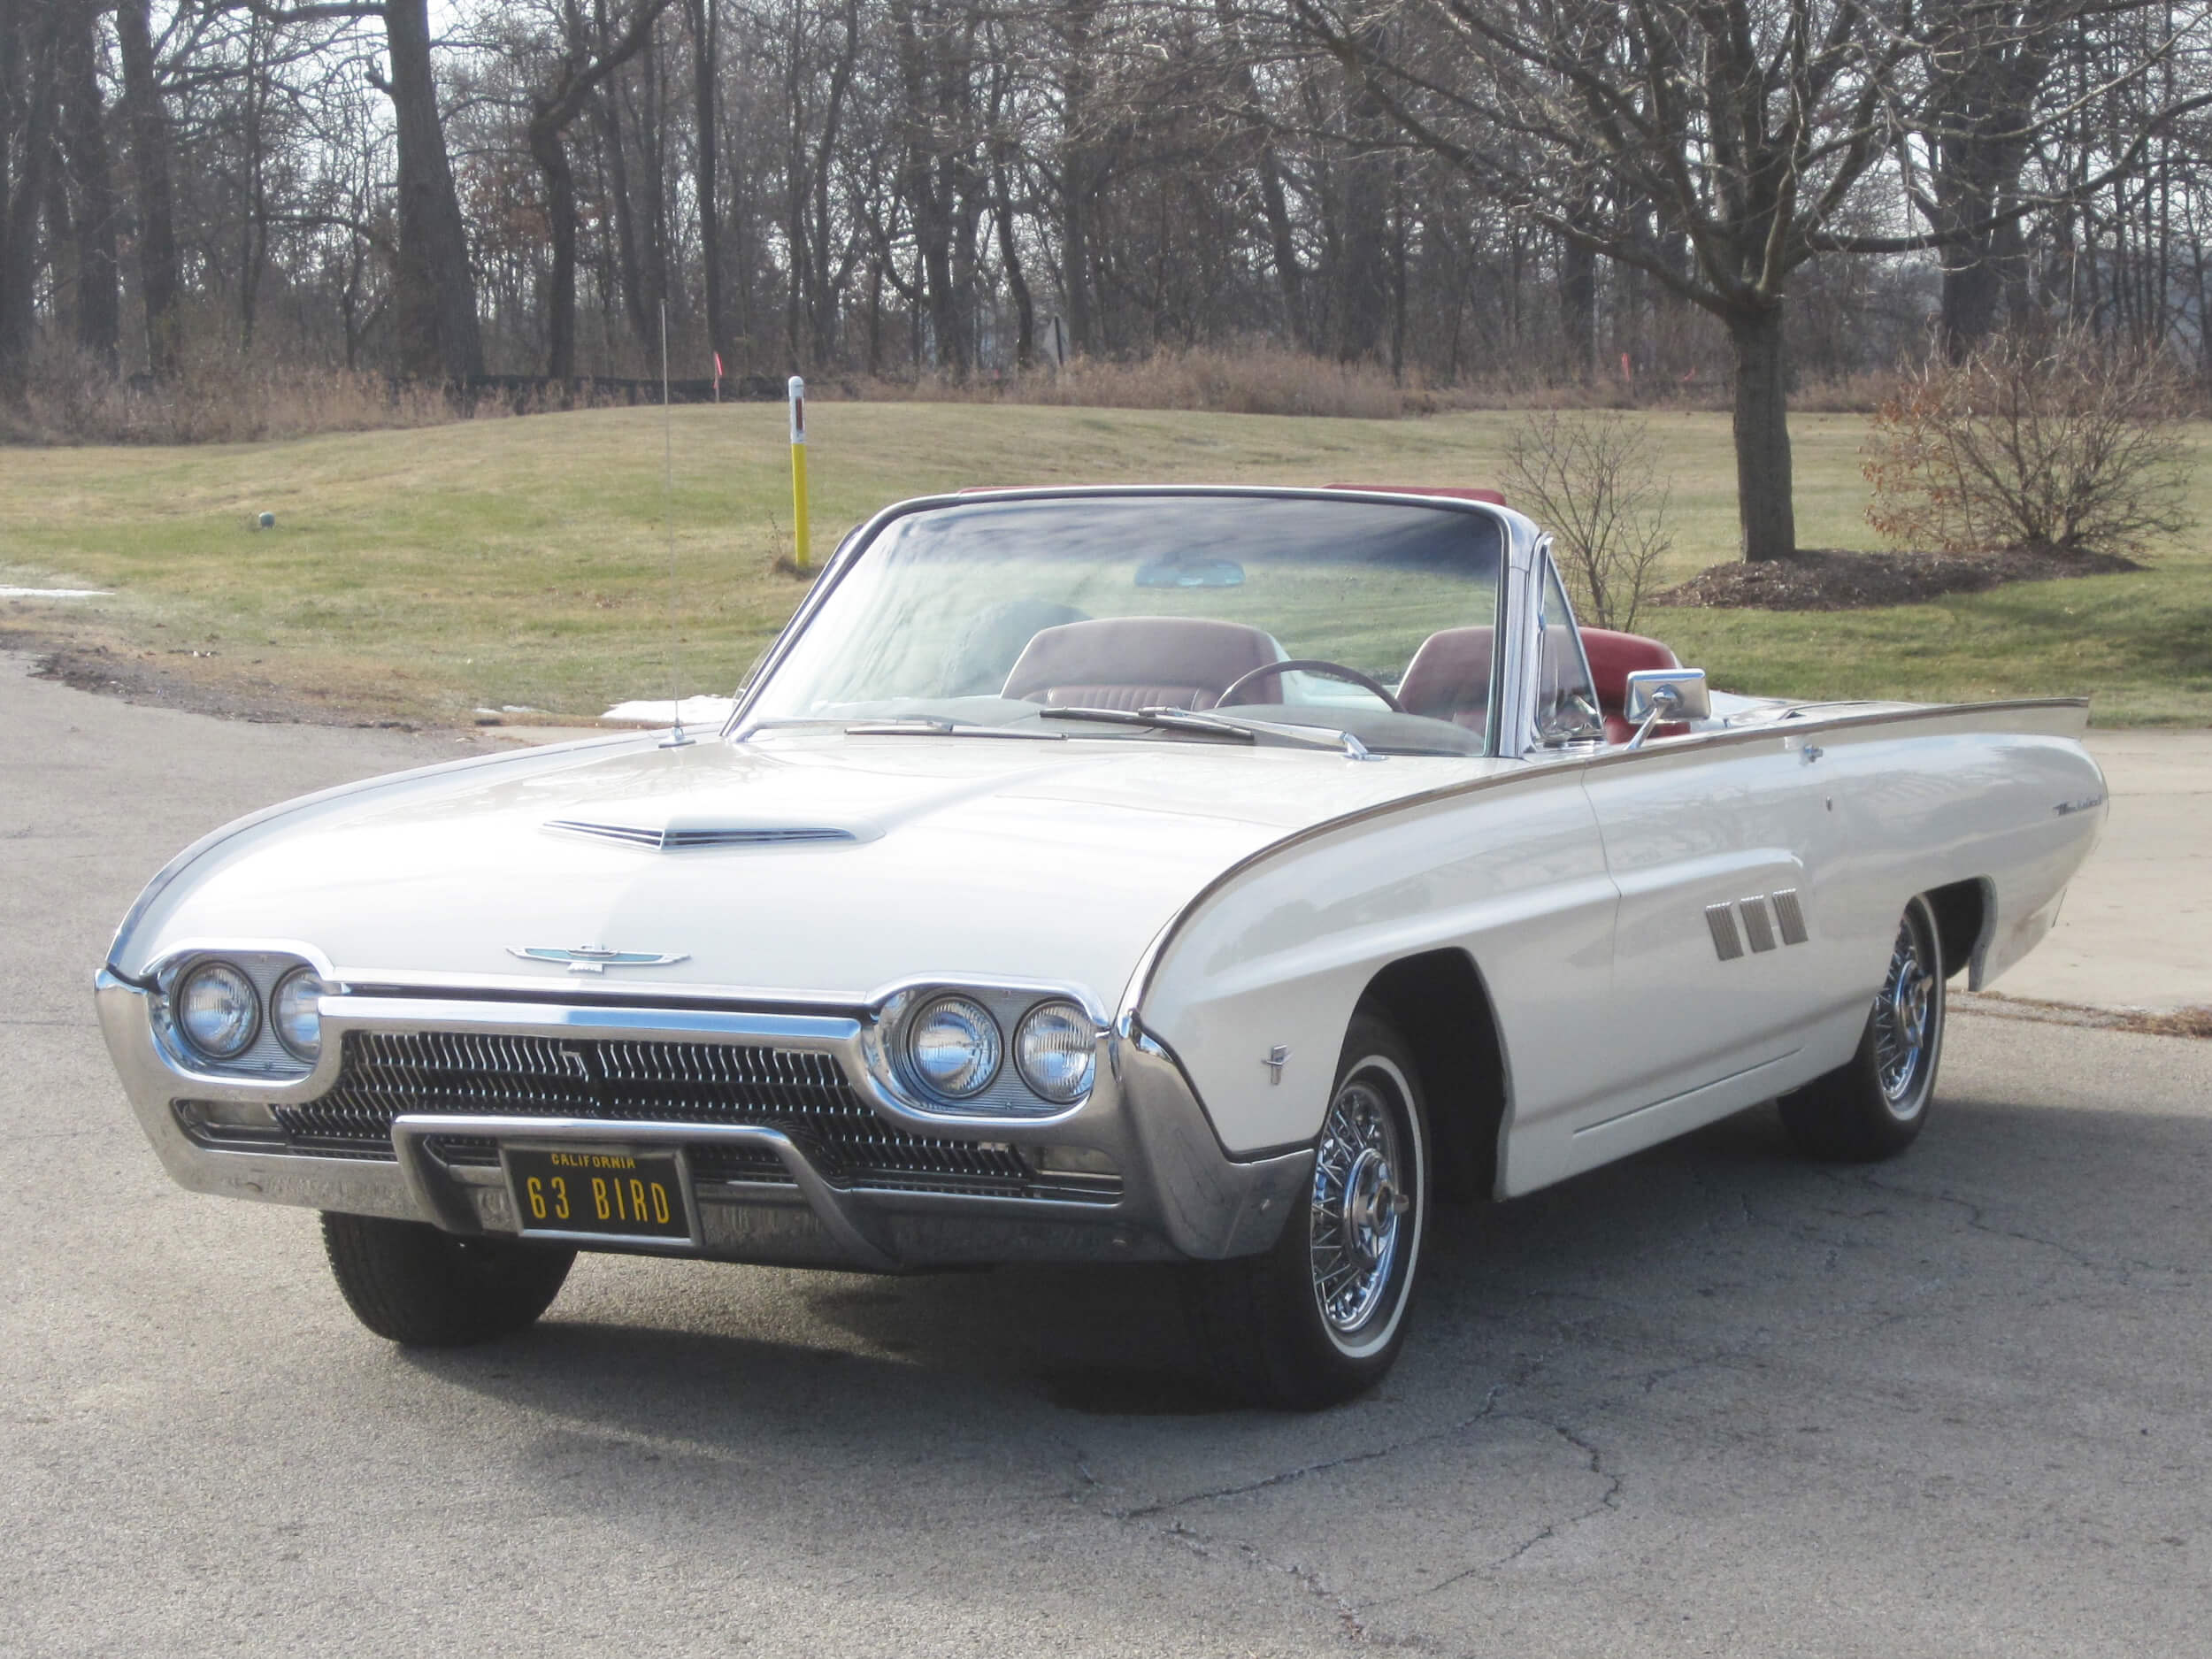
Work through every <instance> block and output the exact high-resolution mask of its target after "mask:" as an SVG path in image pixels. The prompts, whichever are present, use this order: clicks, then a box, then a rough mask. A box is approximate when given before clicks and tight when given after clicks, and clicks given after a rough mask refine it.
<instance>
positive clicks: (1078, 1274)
mask: <svg viewBox="0 0 2212 1659" xmlns="http://www.w3.org/2000/svg"><path fill="white" fill-rule="evenodd" d="M2152 1121H2153V1122H2154V1123H2156V1122H2163V1123H2165V1124H2166V1125H2167V1133H2166V1134H2165V1135H2160V1134H2152V1135H2149V1136H2148V1137H2147V1136H2146V1133H2145V1125H2144V1122H2143V1121H2142V1120H2138V1119H2134V1118H2120V1117H2117V1116H2116V1115H2113V1114H2100V1113H2085V1112H2077V1111H2070V1110H2056V1109H2049V1108H2044V1109H2038V1110H2019V1109H2015V1108H2011V1107H2008V1106H2001V1105H1993V1104H1989V1103H1984V1102H1944V1103H1942V1104H1941V1105H1940V1107H1939V1114H1938V1117H1937V1119H1936V1121H1935V1124H1934V1125H1933V1126H1932V1128H1931V1131H1930V1133H1928V1134H1927V1135H1926V1136H1924V1138H1923V1140H1922V1141H1921V1142H1920V1143H1919V1144H1918V1145H1917V1146H1916V1148H1913V1149H1912V1150H1911V1151H1910V1152H1909V1153H1908V1154H1907V1155H1905V1156H1903V1157H1901V1158H1899V1159H1895V1160H1893V1161H1891V1162H1889V1163H1886V1164H1875V1165H1864V1166H1835V1165H1822V1164H1811V1163H1808V1162H1806V1161H1804V1160H1802V1159H1801V1158H1799V1157H1797V1156H1795V1155H1794V1154H1793V1152H1792V1150H1791V1149H1790V1147H1789V1145H1788V1142H1787V1140H1786V1136H1785V1135H1784V1133H1783V1132H1782V1129H1781V1127H1780V1125H1779V1123H1778V1120H1777V1118H1776V1117H1775V1114H1774V1112H1773V1110H1771V1108H1766V1109H1762V1110H1755V1111H1751V1112H1747V1113H1744V1114H1740V1115H1739V1116H1738V1117H1735V1118H1730V1119H1727V1120H1725V1121H1724V1122H1722V1123H1719V1124H1717V1125H1712V1126H1710V1127H1709V1128H1707V1129H1705V1130H1703V1131H1701V1132H1699V1133H1696V1134H1694V1135H1691V1136H1689V1137H1686V1138H1685V1139H1683V1140H1681V1141H1675V1142H1672V1143H1670V1144H1669V1145H1666V1146H1663V1147H1659V1148H1654V1149H1653V1150H1651V1151H1649V1152H1647V1153H1644V1154H1642V1155H1640V1156H1636V1157H1632V1158H1630V1159H1627V1160H1624V1161H1623V1162H1621V1163H1619V1164H1613V1165H1610V1166H1609V1167H1608V1168H1606V1169H1603V1170H1600V1171H1594V1172H1593V1173H1592V1174H1589V1175H1586V1176H1583V1177H1580V1178H1578V1179H1574V1180H1571V1181H1568V1182H1566V1183H1563V1184H1562V1185H1561V1186H1559V1187H1553V1188H1550V1189H1548V1190H1547V1191H1545V1192H1542V1193H1538V1194H1532V1195H1531V1196H1529V1197H1526V1198H1523V1199H1517V1200H1513V1201H1510V1202H1504V1203H1497V1204H1486V1205H1479V1206H1473V1207H1468V1208H1460V1209H1450V1208H1448V1209H1445V1210H1440V1212H1439V1215H1438V1217H1437V1221H1436V1224H1435V1225H1434V1226H1433V1228H1432V1233H1431V1235H1430V1238H1429V1240H1428V1243H1427V1247H1426V1257H1425V1286H1424V1288H1423V1291H1422V1293H1421V1297H1420V1301H1419V1302H1418V1303H1417V1306H1416V1308H1415V1310H1414V1313H1413V1319H1414V1325H1413V1327H1412V1333H1411V1336H1410V1339H1409V1343H1408V1347H1407V1350H1406V1353H1405V1354H1404V1356H1403V1357H1402V1360H1401V1362H1400V1364H1399V1366H1398V1368H1397V1370H1396V1371H1395V1372H1394V1373H1393V1375H1392V1377H1391V1378H1390V1379H1387V1380H1386V1383H1385V1384H1384V1386H1383V1387H1382V1388H1381V1389H1379V1390H1378V1391H1376V1392H1375V1393H1373V1394H1370V1395H1368V1396H1367V1397H1365V1398H1364V1399H1363V1400H1361V1401H1356V1402H1352V1403H1351V1404H1349V1405H1348V1406H1344V1407H1341V1408H1339V1409H1337V1410H1336V1411H1334V1412H1332V1413H1329V1414H1325V1415H1327V1416H1329V1417H1336V1418H1339V1419H1341V1420H1344V1421H1346V1422H1354V1421H1356V1420H1357V1419H1359V1418H1360V1417H1362V1416H1363V1414H1366V1413H1371V1412H1372V1411H1375V1410H1377V1409H1382V1408H1386V1407H1392V1406H1396V1405H1402V1404H1407V1403H1410V1404H1413V1405H1416V1406H1421V1405H1434V1406H1436V1407H1437V1408H1438V1409H1452V1406H1453V1402H1465V1401H1469V1400H1473V1401H1480V1400H1482V1399H1484V1398H1485V1397H1486V1394H1485V1391H1486V1390H1488V1391H1490V1394H1491V1395H1493V1396H1494V1394H1495V1393H1496V1391H1497V1390H1499V1389H1500V1388H1503V1387H1510V1386H1516V1385H1517V1384H1518V1383H1520V1382H1523V1381H1525V1380H1526V1379H1528V1378H1529V1377H1530V1376H1532V1374H1533V1373H1534V1371H1536V1370H1538V1369H1547V1368H1548V1371H1550V1373H1551V1374H1556V1373H1557V1371H1558V1370H1559V1368H1562V1367H1564V1366H1571V1365H1574V1364H1577V1363H1583V1364H1586V1365H1587V1364H1595V1365H1597V1366H1599V1367H1601V1373H1600V1374H1601V1375H1603V1376H1611V1377H1623V1378H1625V1377H1632V1376H1641V1377H1647V1378H1648V1377H1654V1376H1660V1375H1664V1374H1667V1373H1668V1371H1670V1368H1672V1367H1678V1366H1689V1365H1695V1364H1701V1363H1711V1356H1716V1355H1722V1356H1724V1355H1728V1354H1730V1353H1748V1352H1752V1351H1754V1350H1763V1349H1765V1348H1770V1346H1771V1345H1772V1344H1773V1343H1774V1342H1776V1341H1777V1340H1780V1339H1781V1338H1783V1337H1785V1336H1786V1334H1787V1333H1789V1332H1791V1331H1792V1330H1793V1329H1802V1330H1805V1331H1808V1332H1815V1331H1816V1332H1818V1333H1822V1334H1823V1336H1824V1338H1825V1337H1830V1336H1832V1335H1833V1334H1834V1332H1835V1330H1836V1329H1837V1328H1839V1324H1841V1323H1848V1322H1849V1321H1852V1320H1863V1321H1865V1322H1868V1323H1869V1324H1870V1325H1871V1326H1874V1327H1879V1326H1881V1325H1883V1324H1884V1323H1885V1322H1888V1321H1893V1320H1894V1319H1896V1318H1900V1317H1910V1316H1911V1314H1912V1313H1913V1311H1914V1310H1916V1309H1918V1310H1926V1309H1927V1308H1928V1305H1929V1300H1930V1296H1931V1290H1930V1286H1951V1287H1954V1288H1956V1287H1958V1286H1965V1285H1970V1284H1973V1283H1975V1282H1976V1281H1977V1280H1978V1279H1980V1280H1987V1279H1988V1278H1989V1275H1990V1273H1991V1271H1992V1268H1993V1265H1994V1264H1995V1260H1994V1258H1995V1256H1996V1255H1997V1254H1999V1253H2001V1252H2002V1251H2006V1250H2014V1251H2016V1250H2018V1249H2020V1248H2024V1247H2027V1248H2035V1247H2045V1246H2047V1247H2048V1248H2049V1249H2050V1250H2055V1251H2057V1252H2059V1253H2060V1254H2061V1256H2069V1255H2070V1256H2074V1257H2075V1258H2077V1259H2078V1260H2082V1261H2086V1260H2087V1253H2088V1252H2089V1251H2090V1250H2091V1249H2092V1248H2093V1247H2090V1246H2085V1245H2074V1244H2069V1243H2066V1242H2064V1241H2053V1240H2047V1239H2044V1238H2042V1237H2041V1236H2040V1233H2041V1231H2042V1230H2045V1229H2058V1230H2066V1229H2068V1228H2071V1229H2072V1230H2073V1231H2074V1232H2076V1233H2086V1234H2091V1235H2094V1234H2098V1233H2109V1232H2115V1231H2124V1230H2125V1228H2126V1226H2127V1225H2128V1224H2127V1222H2126V1220H2125V1219H2124V1217H2125V1215H2126V1214H2127V1213H2128V1212H2129V1211H2130V1208H2131V1206H2130V1199H2129V1196H2128V1195H2129V1194H2131V1193H2132V1194H2137V1195H2138V1196H2140V1195H2141V1194H2143V1192H2144V1191H2145V1187H2146V1179H2147V1170H2148V1169H2150V1168H2152V1167H2158V1168H2162V1169H2165V1170H2171V1169H2174V1168H2177V1167H2178V1163H2179V1159H2178V1157H2177V1153H2176V1152H2175V1151H2174V1149H2173V1148H2172V1147H2171V1146H2169V1147H2168V1148H2167V1149H2165V1150H2161V1149H2160V1147H2159V1142H2160V1141H2162V1140H2163V1139H2168V1138H2170V1137H2173V1136H2178V1137H2184V1138H2185V1139H2186V1140H2187V1142H2188V1144H2190V1145H2192V1146H2194V1147H2196V1148H2198V1150H2197V1151H2196V1153H2195V1154H2194V1155H2193V1156H2196V1157H2197V1158H2201V1156H2202V1150H2201V1143H2202V1141H2203V1133H2202V1127H2201V1125H2197V1124H2194V1123H2192V1122H2189V1121H2188V1120H2184V1119H2168V1120H2152ZM2085 1207H2086V1209H2085ZM2008 1217H2010V1219H2007V1218H2008ZM2031 1222H2033V1223H2034V1224H2035V1225H2030V1223H2031ZM2132 1248H2137V1249H2138V1251H2139V1253H2140V1252H2143V1251H2148V1250H2152V1249H2153V1248H2154V1247H2153V1246H2150V1245H2139V1246H2135V1247H2132ZM585 1271H586V1270H585V1269H584V1268H581V1267H580V1270H579V1272H580V1275H581V1274H583V1273H584V1272H585ZM618 1271H620V1272H621V1273H622V1274H623V1275H624V1278H623V1280H622V1282H621V1283H619V1284H616V1285H613V1286H608V1285H602V1286H599V1287H598V1288H597V1289H596V1290H595V1292H593V1293H592V1294H589V1295H588V1296H587V1297H585V1298H584V1299H583V1302H582V1305H576V1304H575V1303H574V1302H572V1298H574V1297H575V1295H576V1293H575V1291H574V1290H573V1289H572V1291H571V1292H570V1293H568V1294H567V1295H566V1296H565V1298H564V1302H557V1303H556V1304H555V1307H554V1310H553V1311H552V1312H551V1314H549V1316H548V1317H547V1318H546V1319H545V1320H544V1321H543V1322H542V1323H541V1325H539V1326H537V1327H536V1328H535V1329H534V1330H533V1331H531V1332H528V1333H525V1334H524V1335H522V1336H520V1337H518V1338H515V1339H512V1340H508V1341H505V1342H503V1343H498V1344H495V1345H491V1346H488V1347H486V1348H476V1349H468V1350H462V1351H454V1352H435V1351H423V1350H417V1351H414V1352H411V1353H409V1354H408V1355H406V1356H405V1362H406V1363H409V1364H411V1365H413V1366H415V1367H417V1368H419V1369H420V1370H421V1371H425V1372H427V1373H429V1374H431V1375H434V1376H435V1377H437V1378H439V1379H443V1380H445V1381H448V1382H450V1383H452V1384H455V1385H457V1386H461V1387H463V1388H466V1389H471V1390H476V1391H480V1392H482V1393H485V1394H491V1395H495V1396H500V1397H504V1398H506V1399H509V1400H511V1401H513V1402H517V1403H521V1404H527V1405H532V1406H535V1407H538V1408H541V1409H550V1410H554V1411H557V1412H559V1413H561V1414H562V1415H564V1416H566V1417H572V1418H585V1419H594V1420H597V1421H599V1422H600V1423H601V1424H602V1425H603V1426H604V1427H606V1428H608V1429H611V1430H613V1429H621V1428H625V1427H627V1428H632V1429H635V1430H637V1431H639V1432H669V1431H670V1430H671V1428H672V1425H679V1424H680V1425H682V1428H681V1432H683V1433H685V1434H687V1435H689V1436H694V1437H698V1438H701V1439H703V1440H708V1441H710V1442H726V1443H728V1444H731V1445H737V1444H741V1443H747V1442H751V1441H755V1440H757V1439H758V1438H759V1437H760V1436H761V1435H763V1434H764V1433H772V1432H776V1431H777V1430H778V1429H779V1428H780V1427H795V1426H798V1425H802V1424H810V1425H819V1424H821V1423H822V1422H824V1421H826V1420H833V1419H849V1420H852V1421H855V1422H866V1423H867V1424H869V1425H871V1426H872V1430H873V1431H875V1432H878V1433H890V1434H895V1433H898V1432H904V1433H908V1434H910V1435H912V1436H913V1437H915V1440H916V1441H917V1442H918V1443H926V1441H927V1440H928V1439H929V1437H930V1436H931V1435H932V1434H933V1433H934V1432H941V1431H942V1430H943V1428H944V1426H945V1425H947V1424H949V1423H956V1422H958V1423H964V1422H969V1421H972V1420H974V1419H975V1418H976V1417H978V1415H979V1414H982V1415H985V1416H995V1417H997V1418H998V1419H999V1420H1002V1421H1004V1422H1007V1423H1010V1424H1011V1423H1014V1422H1023V1423H1048V1422H1049V1421H1051V1420H1053V1419H1056V1418H1058V1419H1068V1418H1075V1417H1109V1418H1131V1419H1134V1418H1143V1417H1213V1416H1221V1415H1229V1416H1239V1415H1241V1416H1245V1417H1253V1418H1264V1417H1266V1415H1267V1414H1264V1413H1239V1412H1237V1411H1236V1409H1235V1408H1234V1406H1233V1402H1229V1401H1225V1400H1224V1399H1223V1398H1222V1397H1221V1396H1220V1395H1219V1394H1217V1393H1215V1392H1213V1391H1212V1390H1211V1389H1210V1387H1209V1386H1208V1385H1207V1384H1206V1382H1205V1381H1204V1380H1203V1374H1202V1368H1201V1366H1200V1363H1199V1360H1198V1356H1197V1354H1196V1352H1195V1350H1194V1346H1193V1343H1192V1340H1191V1336H1190V1333H1189V1330H1188V1327H1187V1324H1186V1322H1185V1319H1184V1317H1183V1313H1182V1309H1181V1302H1180V1299H1179V1294H1178V1286H1177V1282H1176V1275H1177V1271H1178V1270H1176V1269H1174V1268H1171V1267H1163V1266H1150V1265H1132V1266H1121V1267H1113V1266H1107V1267H1038V1266H1022V1267H1006V1268H1000V1269H997V1270H995V1271H989V1272H980V1273H977V1272H970V1273H955V1274H933V1275H918V1276H915V1277H911V1278H884V1279H875V1278H869V1277H865V1276H861V1275H853V1274H843V1273H828V1272H807V1271H778V1270H768V1269H751V1268H741V1267H727V1266H702V1265H698V1264H681V1265H680V1264H674V1263H634V1262H633V1263H622V1264H620V1268H619V1269H618ZM640 1293H642V1294H640ZM565 1303H566V1304H568V1305H567V1306H565V1305H564V1304H565ZM1578 1353H1580V1354H1581V1355H1582V1356H1583V1357H1582V1359H1580V1360H1578V1359H1577V1357H1576V1356H1577V1355H1578Z"/></svg>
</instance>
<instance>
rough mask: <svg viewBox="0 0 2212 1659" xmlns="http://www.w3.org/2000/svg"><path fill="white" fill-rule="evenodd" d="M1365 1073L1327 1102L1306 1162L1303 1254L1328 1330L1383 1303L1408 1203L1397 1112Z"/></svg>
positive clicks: (1353, 1323)
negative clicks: (1309, 1196) (1309, 1195)
mask: <svg viewBox="0 0 2212 1659" xmlns="http://www.w3.org/2000/svg"><path fill="white" fill-rule="evenodd" d="M1384 1087H1386V1083H1385V1082H1384V1081H1383V1080H1382V1079H1379V1078H1378V1077H1377V1076H1375V1075H1374V1074H1372V1073H1365V1072H1363V1073H1361V1074H1359V1075H1356V1076H1355V1077H1353V1078H1351V1079H1348V1080H1347V1081H1346V1082H1345V1084H1344V1085H1343V1087H1341V1088H1340V1089H1339V1090H1338V1092H1337V1096H1336V1098H1335V1100H1333V1101H1332V1102H1330V1104H1329V1116H1328V1118H1327V1121H1326V1122H1325V1124H1324V1125H1322V1130H1321V1140H1320V1144H1319V1146H1318V1147H1317V1148H1316V1154H1315V1157H1314V1166H1313V1215H1312V1225H1311V1228H1310V1242H1309V1245H1308V1255H1309V1256H1310V1261H1311V1263H1312V1271H1313V1294H1314V1300H1315V1302H1317V1304H1318V1305H1319V1307H1320V1310H1321V1317H1323V1318H1324V1319H1325V1320H1326V1321H1327V1322H1328V1324H1329V1326H1330V1328H1331V1329H1332V1330H1333V1331H1335V1332H1337V1333H1340V1334H1341V1335H1343V1336H1345V1337H1347V1338H1356V1337H1357V1336H1358V1334H1359V1333H1361V1332H1362V1331H1363V1329H1364V1328H1365V1327H1366V1326H1367V1325H1368V1324H1369V1323H1370V1322H1371V1321H1372V1320H1373V1319H1374V1317H1375V1316H1376V1313H1377V1311H1378V1310H1379V1309H1380V1308H1381V1307H1382V1306H1383V1304H1384V1300H1385V1292H1386V1291H1387V1290H1388V1289H1389V1287H1390V1284H1391V1275H1392V1270H1393V1269H1394V1267H1395V1266H1396V1265H1397V1261H1398V1256H1399V1251H1400V1246H1401V1240H1402V1234H1403V1233H1404V1232H1405V1231H1406V1228H1407V1211H1408V1210H1409V1208H1410V1207H1411V1202H1412V1201H1411V1199H1410V1197H1409V1194H1408V1193H1407V1191H1406V1188H1405V1187H1404V1185H1403V1184H1402V1183H1403V1176H1402V1171H1403V1170H1404V1168H1405V1152H1404V1148H1403V1147H1402V1144H1401V1136H1400V1133H1399V1129H1398V1123H1397V1116H1396V1114H1395V1113H1394V1112H1393V1110H1391V1103H1390V1102H1387V1101H1386V1100H1385V1099H1384V1097H1383V1094H1382V1089H1383V1088H1384Z"/></svg>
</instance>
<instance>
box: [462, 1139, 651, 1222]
mask: <svg viewBox="0 0 2212 1659" xmlns="http://www.w3.org/2000/svg"><path fill="white" fill-rule="evenodd" d="M500 1156H501V1158H502V1160H503V1162H504V1163H505V1164H506V1166H507V1184H508V1186H509V1187H511V1189H512V1190H513V1193H514V1200H515V1214H516V1215H517V1216H518V1217H519V1218H520V1219H521V1222H522V1230H523V1231H524V1232H525V1233H570V1234H576V1233H581V1234H584V1235H587V1236H588V1237H593V1238H610V1239H679V1240H688V1239H690V1238H691V1237H692V1227H691V1207H690V1194H689V1192H688V1191H687V1183H686V1182H685V1180H684V1168H683V1158H682V1156H681V1155H680V1154H679V1153H677V1152H675V1151H674V1150H672V1149H671V1150H668V1151H646V1150H636V1149H626V1148H615V1147H580V1148H568V1147H554V1148H544V1147H503V1148H500Z"/></svg>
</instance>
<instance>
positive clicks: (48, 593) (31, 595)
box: [0, 588, 115, 599]
mask: <svg viewBox="0 0 2212 1659" xmlns="http://www.w3.org/2000/svg"><path fill="white" fill-rule="evenodd" d="M114 591H115V590H114V589H113V588H0V599H105V598H106V597H108V595H111V594H112V593H113V592H114Z"/></svg>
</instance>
